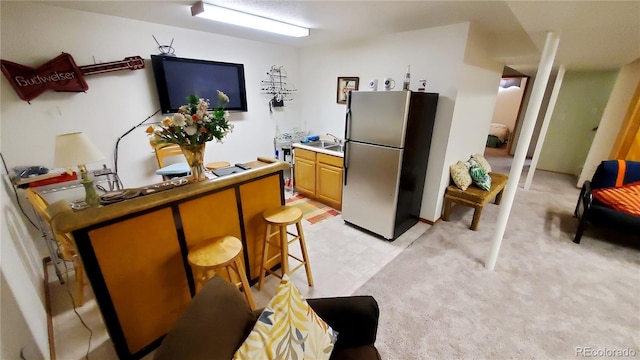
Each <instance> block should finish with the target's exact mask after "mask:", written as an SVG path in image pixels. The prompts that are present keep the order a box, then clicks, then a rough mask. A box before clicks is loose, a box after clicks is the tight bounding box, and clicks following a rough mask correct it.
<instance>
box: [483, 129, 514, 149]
mask: <svg viewBox="0 0 640 360" xmlns="http://www.w3.org/2000/svg"><path fill="white" fill-rule="evenodd" d="M507 140H509V127H508V126H507V125H505V124H500V123H491V126H490V127H489V135H488V136H487V147H494V148H499V147H502V145H504V144H506V142H507Z"/></svg>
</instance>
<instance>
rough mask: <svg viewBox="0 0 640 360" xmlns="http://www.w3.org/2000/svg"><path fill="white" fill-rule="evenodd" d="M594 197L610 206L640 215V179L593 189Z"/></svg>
mask: <svg viewBox="0 0 640 360" xmlns="http://www.w3.org/2000/svg"><path fill="white" fill-rule="evenodd" d="M592 193H593V197H594V198H595V199H597V200H598V201H600V202H601V203H603V204H605V205H607V206H608V207H610V208H612V209H614V210H618V211H622V212H624V213H627V214H631V215H636V216H640V181H638V182H634V183H631V184H626V185H622V186H620V187H614V188H604V189H593V191H592Z"/></svg>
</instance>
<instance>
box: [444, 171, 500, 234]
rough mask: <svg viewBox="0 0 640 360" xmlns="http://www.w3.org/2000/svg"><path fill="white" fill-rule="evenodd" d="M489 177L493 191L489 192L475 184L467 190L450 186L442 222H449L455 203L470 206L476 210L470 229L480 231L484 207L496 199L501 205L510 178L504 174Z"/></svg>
mask: <svg viewBox="0 0 640 360" xmlns="http://www.w3.org/2000/svg"><path fill="white" fill-rule="evenodd" d="M489 176H491V189H490V190H489V191H485V190H482V189H480V188H479V187H477V186H475V185H473V184H472V185H471V186H469V187H468V188H467V190H461V189H460V188H458V187H457V186H455V185H449V187H447V191H446V192H445V194H444V213H443V214H442V220H444V221H449V214H450V212H451V206H452V205H453V203H456V204H460V205H465V206H470V207H472V208H474V209H475V211H474V212H473V221H472V222H471V227H470V229H471V230H474V231H475V230H478V223H479V222H480V214H482V207H483V206H484V205H485V204H486V203H488V202H489V201H490V200H491V199H493V198H494V197H495V198H496V201H495V203H496V204H497V205H499V204H500V200H502V192H503V191H504V186H505V185H506V184H507V180H508V179H509V177H508V176H507V175H504V174H496V173H490V174H489Z"/></svg>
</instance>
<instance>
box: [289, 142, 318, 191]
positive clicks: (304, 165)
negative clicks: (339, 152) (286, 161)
mask: <svg viewBox="0 0 640 360" xmlns="http://www.w3.org/2000/svg"><path fill="white" fill-rule="evenodd" d="M294 154H295V169H294V177H295V180H294V184H295V187H296V191H298V193H300V194H302V195H305V196H307V197H310V198H313V199H315V197H316V152H315V151H310V150H305V149H299V148H297V149H295V151H294Z"/></svg>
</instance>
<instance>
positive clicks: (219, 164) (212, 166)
mask: <svg viewBox="0 0 640 360" xmlns="http://www.w3.org/2000/svg"><path fill="white" fill-rule="evenodd" d="M229 166H231V163H230V162H228V161H214V162H210V163H207V165H205V166H204V167H206V168H207V170H218V169H222V168H226V167H229Z"/></svg>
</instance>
